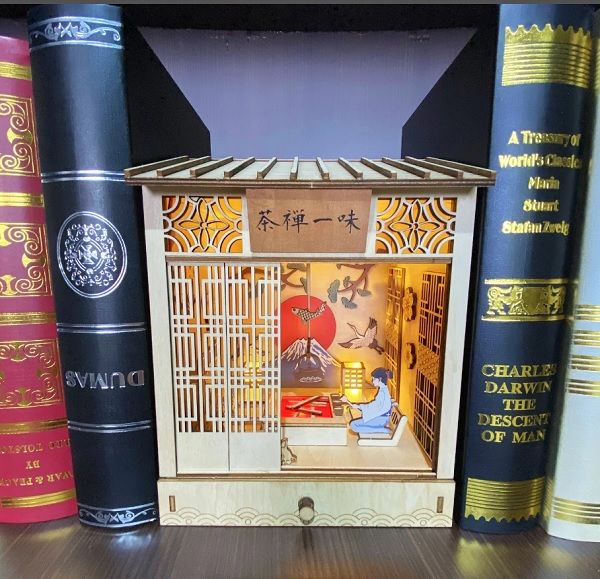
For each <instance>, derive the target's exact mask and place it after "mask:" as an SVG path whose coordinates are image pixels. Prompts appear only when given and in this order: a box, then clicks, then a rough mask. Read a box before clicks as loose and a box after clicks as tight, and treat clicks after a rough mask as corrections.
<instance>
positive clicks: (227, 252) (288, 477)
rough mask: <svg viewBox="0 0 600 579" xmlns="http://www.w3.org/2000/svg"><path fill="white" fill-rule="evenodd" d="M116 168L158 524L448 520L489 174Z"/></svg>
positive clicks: (416, 169) (185, 161)
mask: <svg viewBox="0 0 600 579" xmlns="http://www.w3.org/2000/svg"><path fill="white" fill-rule="evenodd" d="M125 175H126V178H127V181H128V182H129V183H131V184H139V185H142V186H143V197H144V217H145V227H146V250H147V259H148V278H149V291H150V308H151V322H152V344H153V358H154V382H155V397H156V413H157V431H158V453H159V468H160V479H159V481H158V491H159V503H160V520H161V523H162V524H167V525H244V526H245V525H300V524H309V523H311V524H313V525H356V526H379V525H389V526H450V525H451V516H452V509H453V501H454V481H453V474H454V460H455V450H456V434H457V422H458V407H459V398H460V388H461V373H462V364H463V349H464V336H465V321H466V315H467V296H468V284H469V272H470V265H471V263H470V261H471V248H472V238H473V222H474V215H475V201H476V190H477V187H479V186H484V187H485V186H490V185H492V184H493V182H494V179H495V174H494V172H493V171H490V170H488V169H482V168H478V167H472V166H468V165H463V164H460V163H456V162H453V161H445V160H441V159H434V158H427V159H424V160H422V159H414V158H410V157H406V158H405V159H402V160H395V159H389V158H383V159H380V160H371V159H366V158H362V159H360V160H350V161H349V160H346V159H342V158H339V159H337V160H322V159H320V158H317V159H311V160H304V159H302V160H299V159H298V158H295V159H290V160H283V159H277V158H273V159H270V160H260V159H255V158H253V157H251V158H248V159H234V158H232V157H227V158H224V159H211V158H209V157H204V158H197V159H189V158H187V157H181V158H176V159H168V160H166V161H161V162H157V163H151V164H149V165H145V166H141V167H134V168H131V169H128V170H127V171H126V172H125ZM390 399H391V400H390ZM371 400H372V401H373V402H372V404H371V405H370V406H369V410H367V407H366V406H360V405H358V406H357V405H356V403H360V402H368V401H371ZM378 404H379V408H380V411H379V415H378V413H377V409H375V411H373V407H374V406H377V405H378ZM382 405H383V406H382ZM381 408H383V411H381ZM371 415H375V419H373V420H372V419H371V418H372V416H371ZM373 424H376V426H375V427H373V426H372V425H373Z"/></svg>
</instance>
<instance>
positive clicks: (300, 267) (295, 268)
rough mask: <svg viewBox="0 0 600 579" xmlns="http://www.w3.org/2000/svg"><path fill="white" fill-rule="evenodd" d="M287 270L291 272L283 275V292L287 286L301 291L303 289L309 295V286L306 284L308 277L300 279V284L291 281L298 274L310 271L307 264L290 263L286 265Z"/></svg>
mask: <svg viewBox="0 0 600 579" xmlns="http://www.w3.org/2000/svg"><path fill="white" fill-rule="evenodd" d="M286 268H287V269H288V270H289V271H286V272H285V273H283V272H282V273H281V291H283V290H284V289H285V287H286V286H289V287H295V288H299V289H303V290H304V293H305V294H307V295H308V286H307V284H306V277H304V276H302V277H300V279H299V281H300V283H294V281H292V280H290V278H293V277H294V275H295V274H297V273H298V272H306V271H307V270H308V267H307V264H306V263H288V264H286Z"/></svg>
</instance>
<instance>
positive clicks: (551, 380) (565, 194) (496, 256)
mask: <svg viewBox="0 0 600 579" xmlns="http://www.w3.org/2000/svg"><path fill="white" fill-rule="evenodd" d="M590 21H591V8H590V7H588V6H584V5H580V6H576V5H573V6H567V5H535V4H531V5H517V4H507V5H502V6H501V8H500V20H499V34H498V50H497V61H496V83H495V91H494V105H493V118H492V134H491V147H490V157H491V160H490V166H491V167H492V168H493V169H495V170H496V171H497V180H496V185H495V187H493V188H491V189H490V190H489V191H488V195H487V199H486V207H485V210H484V218H483V228H484V229H483V237H482V246H481V261H480V272H479V284H478V288H477V306H476V316H475V322H474V332H473V348H472V357H471V361H470V362H471V366H470V377H469V384H468V394H467V411H466V427H465V449H464V465H463V473H462V475H463V477H462V488H460V492H461V502H460V506H459V509H460V511H459V516H460V525H461V527H462V528H464V529H467V530H472V531H479V532H492V533H511V532H518V531H523V530H526V529H529V528H531V527H533V526H534V525H535V524H536V523H537V521H538V518H539V515H540V512H541V507H542V498H543V493H544V484H545V477H544V474H545V472H544V471H545V459H546V451H547V439H548V432H549V427H550V423H551V422H550V421H551V409H552V403H553V392H554V390H555V388H556V386H557V377H558V373H559V371H560V360H561V358H560V347H561V340H562V335H563V332H564V328H565V322H564V320H565V303H566V301H567V300H568V299H571V296H570V291H571V285H570V283H569V271H570V261H571V253H572V233H573V231H572V228H573V217H574V213H575V207H576V201H577V198H578V195H579V192H580V190H579V188H578V180H579V179H580V175H581V169H582V166H583V161H582V147H583V141H582V132H583V121H584V115H583V109H584V103H585V99H586V95H587V91H588V88H589V86H590V73H591V54H592V50H591V33H590V23H591V22H590Z"/></svg>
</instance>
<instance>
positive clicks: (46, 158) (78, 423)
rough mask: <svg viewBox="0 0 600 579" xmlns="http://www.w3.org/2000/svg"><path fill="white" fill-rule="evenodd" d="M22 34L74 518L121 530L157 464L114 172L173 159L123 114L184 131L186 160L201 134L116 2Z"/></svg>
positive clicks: (149, 510)
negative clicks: (153, 113) (155, 112)
mask: <svg viewBox="0 0 600 579" xmlns="http://www.w3.org/2000/svg"><path fill="white" fill-rule="evenodd" d="M28 35H29V44H30V53H31V63H32V78H33V89H34V96H35V99H36V113H37V120H38V127H39V130H38V132H39V140H40V162H41V167H42V184H43V189H44V193H45V197H46V206H47V207H46V211H47V223H48V237H49V244H50V245H49V246H50V247H51V248H52V258H53V260H52V279H53V282H54V287H55V293H56V316H57V321H58V332H59V341H60V346H61V362H62V367H63V374H62V377H63V383H64V386H65V391H66V403H67V417H68V426H69V432H70V435H71V445H72V452H73V466H74V469H75V482H76V487H77V504H78V509H79V519H80V521H81V522H82V523H85V524H89V525H93V526H99V527H106V528H125V527H131V526H135V525H139V524H142V523H146V522H150V521H153V520H155V519H156V517H157V503H156V479H157V467H156V458H155V455H156V445H155V426H154V411H153V396H152V393H153V385H152V375H151V371H150V360H149V339H148V315H147V296H146V287H145V282H144V280H145V275H146V274H145V270H144V268H143V266H142V257H143V251H144V248H143V244H142V242H141V234H140V230H141V223H142V221H141V219H142V218H141V196H140V191H139V189H138V188H134V187H130V186H128V185H126V184H125V182H124V178H123V169H124V167H128V166H130V165H131V163H132V159H137V160H138V161H150V160H153V159H152V158H149V156H150V155H152V154H154V155H156V156H162V155H164V154H165V153H167V154H170V153H172V152H174V153H175V154H177V151H175V150H174V149H173V143H172V142H171V141H169V139H168V138H165V136H164V135H161V138H160V139H159V138H158V137H157V136H156V135H155V134H153V133H152V132H151V131H149V130H147V131H146V133H145V134H143V133H142V132H141V131H140V130H139V127H137V125H135V124H134V125H132V119H139V118H144V111H146V117H145V118H147V114H148V109H151V108H152V107H156V106H162V107H163V109H164V114H162V115H161V117H162V118H161V119H159V121H158V122H159V124H160V123H167V124H168V125H169V127H170V130H171V131H172V133H173V134H177V136H178V138H180V139H181V142H180V143H179V144H178V145H177V146H185V145H186V144H187V142H189V139H188V138H187V137H186V136H187V135H188V134H189V131H194V130H196V134H197V135H198V137H199V138H198V140H197V141H196V143H195V145H194V147H192V149H191V152H192V154H193V152H194V151H197V150H198V148H204V147H206V146H207V144H208V141H207V134H208V133H207V131H206V128H205V127H204V125H203V124H202V123H201V121H200V120H199V119H198V117H197V116H196V115H195V113H193V111H192V109H191V107H190V106H189V103H187V101H185V99H183V97H182V95H181V93H180V92H179V91H177V90H175V89H174V85H173V84H172V81H171V84H168V83H167V84H165V78H164V75H165V74H166V73H164V71H162V70H158V69H157V66H156V65H157V60H156V57H154V56H153V55H151V54H150V53H149V51H148V49H147V45H145V43H144V41H143V38H141V35H140V34H139V33H138V32H137V31H136V30H135V29H134V28H133V27H132V26H131V25H130V24H128V23H127V22H126V20H125V19H124V17H123V14H122V10H121V8H120V7H118V6H111V5H94V4H85V5H83V4H82V5H78V4H69V5H44V6H39V7H36V8H33V9H32V10H30V12H29V13H28ZM128 51H129V52H128ZM132 52H135V53H136V54H132ZM136 60H137V63H136ZM133 68H135V72H134V71H133ZM144 71H145V72H144ZM152 71H157V72H156V74H155V75H153V77H152V78H150V79H149V78H148V76H147V75H148V74H149V72H152ZM144 75H145V76H144ZM132 77H133V79H134V81H135V82H130V80H131V78H132ZM149 91H151V94H150V92H149ZM144 93H145V94H144ZM166 97H169V98H166ZM169 99H170V100H169ZM137 107H141V110H139V109H138V108H137ZM129 112H131V113H132V114H131V115H130V114H129ZM167 113H168V114H167ZM192 113H193V114H192ZM132 127H134V128H132ZM167 135H168V134H167ZM140 151H141V152H140Z"/></svg>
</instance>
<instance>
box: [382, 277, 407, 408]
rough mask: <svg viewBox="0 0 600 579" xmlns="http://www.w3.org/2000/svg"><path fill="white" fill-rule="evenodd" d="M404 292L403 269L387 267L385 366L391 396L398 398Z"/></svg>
mask: <svg viewBox="0 0 600 579" xmlns="http://www.w3.org/2000/svg"><path fill="white" fill-rule="evenodd" d="M403 293H404V269H403V268H401V267H390V268H389V269H388V285H387V300H386V307H385V346H384V356H385V367H386V368H387V369H388V370H390V371H391V372H392V377H391V378H390V380H389V381H388V386H389V389H390V393H391V395H392V397H393V398H395V399H396V400H400V389H399V378H400V363H399V362H400V353H401V351H402V295H403Z"/></svg>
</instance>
